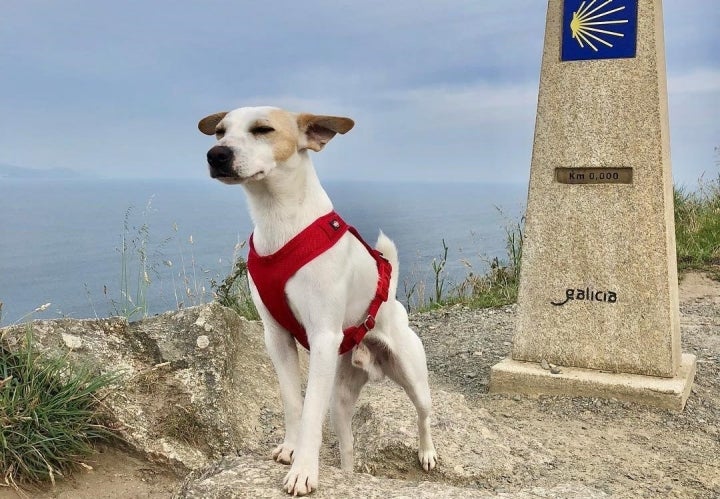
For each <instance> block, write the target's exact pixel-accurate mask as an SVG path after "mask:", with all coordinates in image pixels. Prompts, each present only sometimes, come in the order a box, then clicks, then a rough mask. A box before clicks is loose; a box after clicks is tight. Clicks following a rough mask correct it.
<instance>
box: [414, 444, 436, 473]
mask: <svg viewBox="0 0 720 499" xmlns="http://www.w3.org/2000/svg"><path fill="white" fill-rule="evenodd" d="M418 460H419V461H420V466H421V467H422V469H424V470H425V471H428V472H429V471H430V470H433V469H435V466H437V453H436V452H435V447H430V448H429V449H420V450H419V451H418Z"/></svg>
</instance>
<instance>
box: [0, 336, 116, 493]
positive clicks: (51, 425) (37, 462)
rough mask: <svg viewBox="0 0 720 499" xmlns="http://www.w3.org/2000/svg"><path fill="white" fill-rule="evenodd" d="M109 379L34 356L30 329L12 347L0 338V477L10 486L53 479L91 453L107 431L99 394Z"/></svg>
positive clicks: (64, 362)
mask: <svg viewBox="0 0 720 499" xmlns="http://www.w3.org/2000/svg"><path fill="white" fill-rule="evenodd" d="M115 380H116V376H112V375H97V374H96V373H94V372H91V371H90V370H89V369H86V368H81V367H75V366H71V365H70V364H69V363H68V362H67V360H66V359H63V358H46V357H43V356H41V355H39V354H38V353H37V352H36V351H35V350H34V348H33V339H32V333H31V330H30V329H28V333H27V334H26V337H25V342H24V344H23V345H20V346H19V347H18V348H14V349H12V350H11V349H10V348H9V345H8V344H7V342H6V340H5V339H0V473H1V474H2V479H3V480H4V481H5V482H6V483H7V484H10V485H13V486H15V487H17V485H16V484H17V483H25V484H32V483H37V482H42V481H46V480H48V479H49V480H50V481H52V482H53V483H54V481H55V477H56V476H63V475H64V474H65V473H66V472H68V471H70V470H72V469H73V468H75V467H76V466H78V465H79V464H80V463H81V462H82V460H83V459H84V458H86V457H87V456H89V455H90V454H92V452H93V446H92V444H93V442H94V441H96V440H98V439H107V438H108V437H110V436H111V435H112V433H111V431H110V430H109V429H108V427H107V426H106V425H105V424H103V422H102V420H103V417H102V414H101V413H100V411H99V408H100V404H99V401H100V399H99V396H100V395H99V394H100V393H101V392H103V391H104V390H106V389H108V388H109V387H110V386H111V385H112V384H113V383H114V382H115Z"/></svg>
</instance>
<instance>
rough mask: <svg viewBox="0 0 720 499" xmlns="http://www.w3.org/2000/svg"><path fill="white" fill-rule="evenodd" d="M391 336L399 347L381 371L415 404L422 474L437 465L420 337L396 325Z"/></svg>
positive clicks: (407, 327) (428, 386) (425, 369)
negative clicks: (395, 330)
mask: <svg viewBox="0 0 720 499" xmlns="http://www.w3.org/2000/svg"><path fill="white" fill-rule="evenodd" d="M394 336H395V337H394V340H395V341H397V342H398V345H399V346H398V347H396V348H393V349H392V350H391V352H390V353H389V355H388V362H387V364H386V365H384V366H383V370H384V371H385V374H387V376H388V377H389V378H390V379H392V380H393V381H395V382H396V383H397V384H398V385H400V386H401V387H402V388H403V389H404V390H405V393H407V394H408V397H410V400H411V401H412V403H413V404H414V405H415V409H416V410H417V415H418V420H417V423H418V436H419V440H420V445H419V448H418V460H419V461H420V466H421V467H422V468H423V469H424V470H425V471H430V470H432V469H433V468H435V466H436V465H437V453H436V452H435V446H434V445H433V441H432V436H431V434H430V413H431V411H432V401H431V397H430V385H429V384H428V371H427V364H426V359H425V349H424V348H423V345H422V342H421V341H420V338H418V336H417V335H416V334H415V332H414V331H413V330H412V329H410V327H409V326H400V328H399V330H398V331H397V332H396V333H395V334H394Z"/></svg>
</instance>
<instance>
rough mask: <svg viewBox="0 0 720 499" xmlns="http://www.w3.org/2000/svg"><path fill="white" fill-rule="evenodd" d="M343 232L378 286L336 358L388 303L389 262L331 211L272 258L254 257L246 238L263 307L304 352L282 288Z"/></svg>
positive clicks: (360, 337) (300, 332)
mask: <svg viewBox="0 0 720 499" xmlns="http://www.w3.org/2000/svg"><path fill="white" fill-rule="evenodd" d="M347 231H350V233H351V234H352V235H354V236H355V237H356V238H357V239H358V240H359V241H360V242H361V243H362V244H363V246H365V248H366V249H367V250H368V252H369V253H370V255H371V256H372V257H373V258H374V259H375V262H376V263H377V269H378V283H377V289H376V291H375V297H374V298H373V299H372V301H370V305H369V306H368V313H367V317H366V318H365V320H364V321H363V322H362V324H360V325H359V326H351V327H349V328H347V329H345V331H343V334H344V338H343V341H342V343H341V344H340V354H344V353H346V352H349V351H350V350H352V348H353V347H355V346H356V345H358V344H359V343H360V342H361V341H362V340H363V338H364V337H365V335H366V334H367V332H368V331H370V330H371V329H372V328H374V327H375V316H376V315H377V312H378V310H379V309H380V305H382V303H383V302H385V301H387V299H388V289H389V287H390V272H391V270H392V266H391V265H390V262H388V261H387V260H386V259H385V258H384V257H383V256H382V253H380V252H379V251H378V250H376V249H375V248H372V247H370V245H369V244H368V243H366V242H365V241H364V240H363V238H362V237H360V234H358V232H357V230H355V228H354V227H350V226H349V225H348V224H347V223H345V221H344V220H343V219H342V218H340V217H339V216H338V214H337V213H335V212H334V211H332V212H330V213H328V214H327V215H325V216H322V217H320V218H318V219H317V220H315V221H314V222H313V223H312V224H310V225H309V226H307V227H306V228H305V229H303V231H302V232H300V233H299V234H298V235H297V236H295V237H293V238H292V239H291V240H290V241H289V242H288V243H287V244H286V245H285V246H283V247H282V248H280V249H279V250H278V251H276V252H275V253H273V254H272V255H267V256H260V255H258V254H257V252H256V251H255V245H254V244H253V236H252V234H251V235H250V251H249V254H248V262H247V266H248V271H249V272H250V276H252V280H253V282H254V283H255V286H256V287H257V290H258V293H260V298H261V299H262V302H263V304H264V305H265V307H267V309H268V311H269V312H270V315H272V316H273V318H274V319H275V320H276V321H277V322H278V324H280V325H281V326H282V327H283V328H285V329H286V330H287V331H288V332H289V333H290V334H292V335H293V336H294V337H295V339H296V340H297V341H298V342H299V343H300V344H301V345H302V346H304V347H305V348H307V349H308V350H310V344H309V343H308V339H307V333H306V332H305V328H304V327H303V326H302V324H300V323H299V322H298V320H297V319H296V318H295V315H294V314H293V312H292V310H290V305H289V304H288V301H287V295H286V294H285V285H286V283H287V281H288V280H289V279H290V278H291V277H292V276H293V275H295V273H296V272H297V271H298V270H300V269H301V268H302V267H303V266H304V265H305V264H307V263H309V262H310V261H311V260H313V259H314V258H315V257H317V256H320V255H321V254H323V253H324V252H325V251H327V250H329V249H330V248H332V247H333V246H334V245H335V243H337V242H338V241H339V240H340V238H341V237H342V236H343V235H344V234H345V233H346V232H347Z"/></svg>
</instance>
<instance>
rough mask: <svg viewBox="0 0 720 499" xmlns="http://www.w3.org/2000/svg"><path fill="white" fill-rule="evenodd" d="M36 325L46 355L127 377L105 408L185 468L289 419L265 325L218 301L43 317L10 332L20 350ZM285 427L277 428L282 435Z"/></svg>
mask: <svg viewBox="0 0 720 499" xmlns="http://www.w3.org/2000/svg"><path fill="white" fill-rule="evenodd" d="M28 327H30V328H31V329H32V331H33V336H34V343H35V345H36V346H37V347H38V348H39V349H40V350H41V351H43V352H46V353H48V354H51V355H62V356H67V357H68V358H69V359H70V360H71V361H72V362H74V363H82V364H88V365H89V366H90V367H91V368H93V369H95V370H97V371H99V372H119V373H121V378H120V379H121V382H120V388H119V390H116V391H114V392H112V393H111V394H110V395H109V396H108V398H107V399H105V403H106V405H107V406H108V408H109V410H110V412H111V417H112V418H113V419H115V420H116V421H115V422H116V424H117V427H118V429H119V433H120V435H121V436H122V438H123V439H124V440H126V441H127V443H128V444H129V445H130V446H131V447H132V448H133V449H134V450H136V451H139V452H140V453H142V454H144V455H146V456H147V457H148V458H150V459H151V460H154V461H159V462H164V463H167V464H170V465H172V466H173V467H174V468H175V469H176V470H177V471H180V472H183V471H185V472H186V471H188V470H191V469H199V468H202V467H204V466H207V465H208V464H210V463H211V462H212V461H213V460H216V459H219V458H221V457H222V456H224V455H228V454H235V453H243V452H257V451H258V450H259V449H260V448H263V449H265V448H266V447H267V445H268V444H261V441H263V439H268V438H273V439H274V436H273V437H269V436H268V435H266V434H265V433H264V431H263V429H264V428H267V427H268V424H267V422H263V421H261V420H264V419H267V418H271V419H273V421H274V420H275V419H277V418H278V414H280V413H281V406H280V400H279V395H278V388H277V381H276V377H275V374H274V371H273V369H272V366H271V364H270V362H269V359H268V358H267V355H266V354H265V348H264V344H263V339H262V326H261V325H260V324H259V323H257V322H250V321H247V320H245V319H244V318H242V317H240V316H238V315H237V314H236V313H235V312H233V311H232V310H230V309H227V308H224V307H222V306H220V305H217V304H211V305H204V306H199V307H193V308H189V309H185V310H180V311H175V312H168V313H165V314H162V315H159V316H156V317H152V318H148V319H145V320H142V321H138V322H133V323H129V324H128V323H127V321H125V320H124V319H122V318H110V319H98V320H74V319H58V320H49V321H34V322H32V323H29V324H27V325H18V326H14V327H10V328H5V329H4V330H3V332H2V334H3V335H5V338H6V342H7V343H8V344H9V345H10V346H11V347H12V346H13V345H17V344H19V343H20V342H22V341H24V338H25V335H26V332H27V329H28ZM276 426H277V424H274V425H270V428H271V429H273V428H275V427H276Z"/></svg>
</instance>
